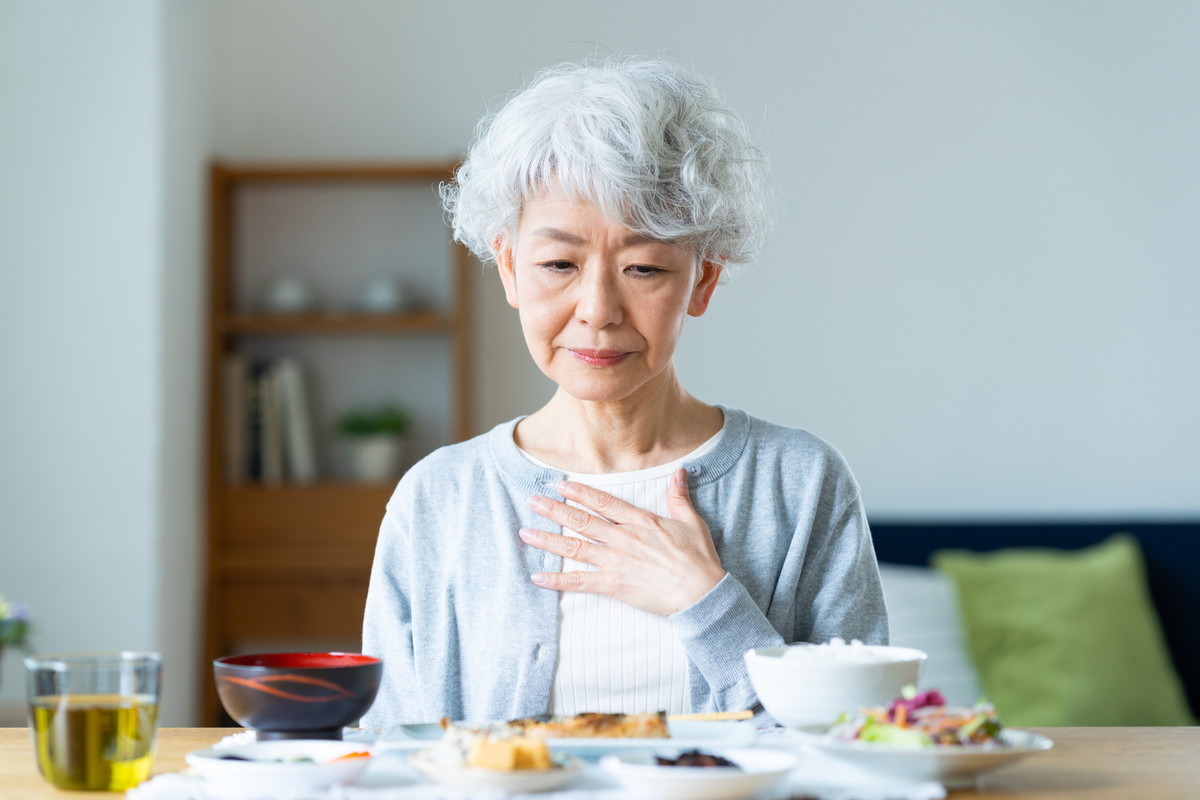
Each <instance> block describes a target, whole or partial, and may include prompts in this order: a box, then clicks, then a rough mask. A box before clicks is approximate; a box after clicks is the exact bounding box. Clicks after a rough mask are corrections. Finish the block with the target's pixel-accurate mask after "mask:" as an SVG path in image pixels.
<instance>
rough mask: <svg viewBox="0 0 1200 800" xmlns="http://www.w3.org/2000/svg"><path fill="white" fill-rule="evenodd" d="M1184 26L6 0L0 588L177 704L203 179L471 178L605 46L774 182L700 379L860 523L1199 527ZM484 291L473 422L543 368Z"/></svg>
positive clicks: (694, 376)
mask: <svg viewBox="0 0 1200 800" xmlns="http://www.w3.org/2000/svg"><path fill="white" fill-rule="evenodd" d="M1197 41H1200V5H1198V4H1196V3H1192V2H1188V1H1187V0H1177V1H1176V2H1171V1H1170V0H1149V1H1148V2H1140V3H1136V4H1135V3H1129V2H1105V1H1098V0H1068V1H1065V2H1058V3H1052V4H1051V3H1043V2H1036V0H1028V1H1024V0H1007V1H1004V2H993V3H962V2H956V0H928V1H926V2H910V3H890V2H865V1H863V2H843V3H822V2H808V1H807V0H799V1H796V0H791V1H789V2H782V1H781V2H768V1H767V0H744V1H743V2H738V3H725V2H716V0H656V1H655V2H646V0H636V1H635V0H605V1H604V2H580V3H565V2H552V1H551V0H509V1H508V2H486V0H479V1H478V2H466V1H465V0H458V1H455V0H443V1H442V2H437V3H427V2H415V1H409V2H399V1H395V2H392V1H388V0H336V1H335V0H211V1H206V0H120V1H119V2H110V3H104V4H95V3H88V2H84V0H79V2H65V1H64V2H47V3H35V2H24V1H23V0H0V274H2V276H3V279H2V282H0V375H2V380H3V390H2V392H0V594H4V595H6V596H8V597H9V598H10V599H15V600H21V601H24V602H26V603H28V604H29V605H30V606H31V607H32V609H33V613H34V618H35V622H36V625H37V628H36V637H35V642H36V645H37V647H38V648H39V649H42V650H63V649H70V650H86V649H112V648H115V647H125V648H147V649H156V650H160V651H162V652H163V653H164V654H165V656H166V659H167V664H168V671H167V678H166V695H167V698H166V705H165V707H164V710H163V716H162V720H163V722H164V724H168V725H182V724H191V723H193V722H194V721H195V720H196V719H197V713H198V712H197V704H198V693H199V690H198V688H197V687H198V686H199V685H200V682H201V681H207V680H209V675H208V670H207V667H206V666H205V665H204V664H203V663H202V661H201V660H200V659H199V657H198V653H199V652H200V632H199V631H200V624H201V607H202V605H201V598H200V595H201V574H202V572H201V570H202V553H203V549H202V537H203V530H204V528H203V504H204V501H203V489H204V481H203V479H204V475H203V458H204V449H203V441H204V438H203V436H204V421H203V420H204V416H203V415H204V402H203V401H204V390H205V386H204V381H205V376H204V366H203V365H204V334H203V331H204V313H205V292H206V279H205V270H206V261H205V258H206V247H207V243H206V205H205V202H206V201H205V176H206V169H207V166H208V164H209V163H210V162H211V161H212V160H213V159H216V158H221V159H228V160H231V161H238V160H243V161H292V162H303V161H336V160H349V161H372V160H373V161H379V160H440V161H449V160H453V159H455V158H457V157H458V156H460V155H461V154H462V153H463V151H464V150H465V148H466V146H467V144H468V142H469V141H470V139H471V136H472V131H473V127H474V125H475V122H476V121H477V119H478V118H479V117H480V115H481V114H483V113H484V112H485V111H486V110H487V109H489V108H492V107H494V106H495V105H496V103H497V102H499V101H500V99H501V98H502V97H503V96H504V95H505V94H507V93H508V92H510V91H511V90H513V89H514V88H515V87H516V86H518V85H519V84H520V83H521V82H522V80H523V79H524V78H525V77H526V76H528V75H529V74H530V73H531V72H532V71H534V70H536V69H537V68H539V67H542V66H545V65H547V64H550V63H554V62H557V61H562V60H575V59H579V58H583V57H586V56H591V55H596V54H600V55H604V54H648V55H666V56H670V57H674V58H676V59H678V60H680V61H682V62H683V63H685V64H687V65H689V66H691V67H693V68H694V69H695V70H696V71H697V72H699V73H701V74H703V75H706V76H708V77H710V78H711V79H712V80H713V81H714V82H715V83H716V84H717V85H718V86H719V87H720V88H721V90H722V91H723V92H724V93H725V95H726V96H727V98H728V100H729V102H730V103H731V104H732V105H733V107H734V108H735V109H736V110H737V111H738V112H740V113H741V114H742V115H743V117H744V118H745V119H746V120H747V121H748V123H749V125H750V126H751V128H752V129H753V130H754V132H755V134H756V136H757V138H758V139H759V141H760V143H761V144H762V146H763V148H764V149H765V151H766V152H767V154H768V155H769V157H770V160H771V162H772V165H773V173H774V178H775V182H776V186H777V189H778V193H779V197H780V202H779V207H778V212H777V217H778V227H777V230H776V233H775V235H774V237H773V239H772V241H771V243H770V245H769V246H768V247H767V249H766V250H765V252H764V253H763V254H762V257H761V259H760V261H759V263H758V264H757V265H756V266H755V267H753V268H752V269H751V270H749V271H748V272H746V274H744V275H743V276H741V277H739V278H738V279H737V280H735V281H733V282H731V283H729V284H728V285H725V286H722V287H720V288H719V289H718V292H717V295H716V297H715V299H714V303H713V306H712V307H711V309H710V311H709V313H708V315H706V316H705V317H703V318H701V319H698V320H694V321H692V322H691V328H690V330H689V331H688V332H687V333H686V334H685V336H684V338H683V341H682V344H681V348H680V351H679V353H678V358H677V363H678V366H679V370H680V372H681V374H682V377H683V380H684V383H685V385H686V386H688V387H689V388H690V390H691V391H692V392H693V393H694V394H696V395H697V396H699V397H700V398H702V399H704V400H706V401H710V402H718V403H721V404H724V405H728V406H735V407H741V408H744V409H746V410H748V411H750V412H751V413H754V414H756V415H758V416H761V417H765V418H768V419H771V420H774V421H777V422H781V423H786V424H790V425H796V426H801V427H805V428H808V429H809V430H812V431H813V432H815V433H817V434H818V435H820V436H822V437H824V438H826V439H828V440H830V441H831V442H832V443H834V444H835V445H836V446H837V447H838V448H839V449H840V450H841V451H842V452H843V453H844V454H845V455H846V457H847V458H848V460H849V462H850V464H851V466H852V467H853V468H854V470H855V473H856V475H857V477H858V479H859V481H860V483H861V484H862V490H863V496H864V499H865V503H866V506H867V510H868V513H869V515H870V516H871V518H872V519H873V520H888V521H902V520H938V519H946V520H960V519H966V520H980V519H993V518H995V519H999V518H1004V519H1026V518H1036V519H1113V518H1116V519H1152V520H1189V519H1190V520H1194V519H1196V518H1198V517H1200V468H1198V467H1197V463H1198V459H1197V455H1196V454H1197V453H1198V452H1200V358H1198V355H1197V343H1198V342H1200V313H1197V311H1196V305H1197V298H1200V256H1198V253H1200V248H1198V246H1197V244H1198V243H1197V235H1196V217H1197V212H1198V210H1200V153H1198V152H1197V145H1196V143H1197V142H1200V105H1198V104H1197V103H1196V91H1197V87H1198V86H1200V61H1198V60H1197V59H1196V57H1195V43H1196V42H1197ZM471 276H472V281H471V284H470V292H471V294H470V297H471V304H472V308H473V319H472V331H473V332H472V336H473V339H472V341H473V347H472V364H473V366H472V377H473V386H474V391H473V392H472V396H471V397H470V398H468V402H469V407H470V410H471V419H472V425H473V428H474V430H475V431H483V430H486V429H487V428H490V427H491V426H492V425H494V424H496V423H498V422H500V421H503V420H506V419H509V418H511V417H512V416H515V415H516V414H519V413H527V412H529V411H532V410H534V409H536V408H537V407H538V406H540V405H541V404H542V403H543V402H544V401H545V399H546V398H547V396H548V391H549V389H548V384H547V383H546V381H545V380H544V379H543V378H542V377H541V375H540V374H539V373H537V371H536V370H535V369H534V367H533V366H532V365H531V364H530V363H529V359H528V357H527V354H526V352H525V349H524V345H523V342H522V339H521V336H520V331H519V327H518V325H517V320H516V317H515V314H514V313H513V312H511V310H510V309H509V308H508V307H507V305H505V303H504V301H503V296H502V293H501V292H500V287H499V283H498V281H497V280H496V278H495V276H494V274H493V273H492V272H491V271H484V270H482V269H480V268H478V267H475V268H474V269H473V270H472V272H471ZM380 513H382V509H380ZM2 666H3V676H2V679H0V706H18V705H20V702H21V696H22V685H21V673H20V664H19V661H18V660H17V659H16V657H15V655H14V654H12V653H11V652H10V653H9V654H8V655H6V656H5V660H4V664H3V665H2ZM16 724H20V723H19V717H18V721H17V723H16Z"/></svg>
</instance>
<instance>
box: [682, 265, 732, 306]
mask: <svg viewBox="0 0 1200 800" xmlns="http://www.w3.org/2000/svg"><path fill="white" fill-rule="evenodd" d="M722 269H723V267H722V266H721V265H720V264H719V263H717V262H716V261H712V260H709V259H704V260H702V261H701V262H700V275H699V277H697V279H696V285H695V286H693V287H692V298H691V300H689V301H688V310H687V313H688V315H689V316H693V317H699V316H701V315H702V314H704V312H705V311H707V310H708V303H709V301H710V300H712V296H713V292H714V291H716V288H717V279H718V278H720V277H721V270H722Z"/></svg>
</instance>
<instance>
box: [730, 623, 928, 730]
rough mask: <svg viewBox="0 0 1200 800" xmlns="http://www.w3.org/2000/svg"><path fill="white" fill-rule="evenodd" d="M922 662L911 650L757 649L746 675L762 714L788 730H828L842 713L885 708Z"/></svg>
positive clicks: (838, 646)
mask: <svg viewBox="0 0 1200 800" xmlns="http://www.w3.org/2000/svg"><path fill="white" fill-rule="evenodd" d="M926 658H927V656H926V655H925V653H923V652H921V651H920V650H914V649H913V648H910V647H889V646H886V645H867V644H863V643H861V642H858V641H853V642H850V643H846V642H844V641H842V640H840V639H833V640H832V641H830V642H829V643H828V644H794V645H788V646H786V647H759V648H755V649H753V650H748V651H747V652H746V655H745V660H746V669H747V671H748V672H749V674H750V682H751V683H752V684H753V686H754V691H755V692H756V693H757V694H758V699H759V700H760V701H761V702H762V704H763V708H765V709H766V711H767V713H768V714H770V715H771V716H772V717H774V718H775V719H776V720H778V721H779V722H780V723H781V724H783V725H787V726H788V727H793V728H804V727H808V726H812V725H830V724H832V723H833V722H834V720H836V719H837V718H838V715H839V714H841V713H842V712H843V711H845V710H846V709H856V708H859V707H860V706H877V705H886V704H887V703H889V702H890V701H891V700H892V698H895V697H898V696H899V695H900V693H901V692H902V691H903V689H904V687H905V686H909V685H916V683H917V680H918V678H919V677H920V674H921V668H922V667H923V666H924V664H925V659H926Z"/></svg>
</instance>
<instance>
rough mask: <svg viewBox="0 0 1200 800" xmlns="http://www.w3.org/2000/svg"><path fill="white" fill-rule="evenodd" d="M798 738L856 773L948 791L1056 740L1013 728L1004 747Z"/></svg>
mask: <svg viewBox="0 0 1200 800" xmlns="http://www.w3.org/2000/svg"><path fill="white" fill-rule="evenodd" d="M796 734H797V736H798V737H799V738H800V739H801V740H802V741H803V742H804V743H805V744H806V745H809V746H811V747H813V748H815V749H816V750H819V751H820V752H822V753H825V754H826V755H830V756H833V757H834V758H836V759H838V760H839V761H844V762H846V763H849V764H853V765H854V766H855V767H858V768H859V769H864V770H867V771H869V772H873V773H876V774H879V775H887V776H889V777H894V778H907V779H909V780H914V781H937V782H938V783H942V784H944V785H946V786H947V787H951V788H962V787H969V786H973V785H974V783H975V779H976V778H977V777H979V776H980V775H982V774H983V773H985V772H988V771H990V770H993V769H997V768H999V767H1003V766H1005V765H1007V764H1011V763H1013V762H1014V761H1019V760H1021V759H1023V758H1025V757H1027V756H1030V755H1033V754H1034V753H1040V752H1043V751H1045V750H1049V749H1050V748H1051V747H1053V746H1054V742H1052V741H1051V740H1049V739H1047V738H1046V737H1045V736H1042V735H1041V734H1038V733H1034V732H1033V731H1023V730H1018V729H1016V728H1005V729H1004V730H1002V731H1001V732H1000V741H1001V742H1003V746H1002V747H988V746H984V745H961V746H960V745H946V746H944V747H896V746H891V745H881V744H876V743H873V742H860V741H842V740H839V739H834V738H832V737H830V736H828V735H826V734H825V730H824V728H821V729H810V730H799V731H796Z"/></svg>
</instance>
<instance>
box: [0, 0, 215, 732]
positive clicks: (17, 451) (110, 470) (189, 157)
mask: <svg viewBox="0 0 1200 800" xmlns="http://www.w3.org/2000/svg"><path fill="white" fill-rule="evenodd" d="M202 21H203V15H202V14H195V13H192V12H189V11H186V10H185V9H184V7H183V6H173V5H171V4H169V3H167V4H162V3H161V2H160V0H144V1H137V2H123V3H118V4H105V6H104V7H103V8H101V7H99V6H97V5H95V4H91V3H58V4H36V3H16V2H12V3H7V2H6V3H3V4H0V98H2V101H0V143H2V146H0V175H2V176H3V178H2V179H0V275H2V285H3V292H2V293H0V371H2V374H3V376H4V377H3V380H4V388H3V393H2V394H0V442H3V446H2V447H0V593H3V594H5V595H6V596H8V597H9V598H12V599H17V600H22V601H25V602H27V603H29V604H30V605H31V606H32V607H33V610H34V612H35V623H36V626H37V628H36V632H35V633H36V636H35V645H36V646H37V648H38V649H40V650H43V651H55V650H111V649H120V648H128V649H156V650H162V651H163V652H164V654H165V655H166V657H167V659H166V670H165V676H164V687H165V692H166V696H165V699H164V705H163V709H162V715H163V716H162V719H163V721H164V722H165V723H166V724H179V723H180V722H186V721H190V720H191V719H192V718H193V710H192V707H193V704H194V700H193V696H194V694H195V692H194V688H193V687H194V682H195V675H196V669H195V667H194V659H195V649H196V634H195V610H196V600H195V594H196V592H195V587H196V583H197V581H196V577H195V576H196V570H197V564H196V545H197V542H198V530H199V528H198V520H197V502H196V497H197V494H196V492H197V489H198V486H199V478H198V475H197V470H198V464H199V454H198V449H197V439H196V429H197V409H198V406H199V403H198V399H197V397H196V395H197V393H198V385H199V363H200V361H199V352H198V341H199V339H198V332H197V324H198V314H199V311H198V308H197V307H196V304H197V302H198V296H197V293H196V286H197V285H198V276H199V263H200V240H199V239H200V237H199V230H200V224H201V217H200V213H201V205H200V203H199V198H200V189H201V187H200V184H199V182H198V179H197V176H199V175H200V174H201V173H200V166H201V165H202V164H203V160H204V157H205V154H206V153H207V152H208V150H209V145H208V142H207V141H206V134H205V133H204V131H205V127H206V126H207V120H208V118H209V114H208V113H207V109H205V112H204V114H203V115H202V117H203V119H202V124H201V125H200V126H199V127H197V128H195V129H193V130H184V129H186V128H188V127H189V123H188V122H187V117H188V113H187V108H186V107H187V106H188V104H190V103H193V102H195V101H196V99H197V97H198V95H197V93H196V92H195V91H194V90H195V89H196V88H197V87H198V86H199V85H201V80H200V79H201V78H203V77H206V76H207V75H208V74H209V70H208V68H207V67H204V68H203V69H202V70H199V71H197V69H196V65H197V62H198V58H199V54H197V53H196V52H195V50H194V48H192V50H191V54H190V55H188V50H189V47H192V45H194V44H195V43H199V42H202V41H203V39H202V38H201V35H202V31H203V28H202V27H201V26H199V25H198V24H197V23H199V22H202ZM210 27H211V26H210ZM185 29H186V30H185ZM209 49H211V48H209V47H205V48H204V56H205V57H207V51H208V50H209ZM168 62H170V64H171V65H172V68H171V69H166V68H165V67H166V66H167V64H168ZM168 160H169V161H170V163H169V165H168ZM5 660H6V663H5V664H4V665H3V668H4V676H5V679H4V681H3V684H2V686H3V695H0V705H9V704H12V703H17V702H19V701H20V699H21V698H22V697H23V692H24V688H23V684H22V680H21V668H20V663H19V660H18V659H17V658H16V654H9V655H8V656H6V659H5Z"/></svg>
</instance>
